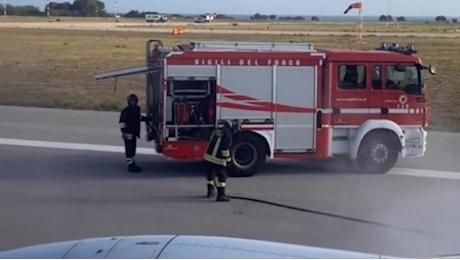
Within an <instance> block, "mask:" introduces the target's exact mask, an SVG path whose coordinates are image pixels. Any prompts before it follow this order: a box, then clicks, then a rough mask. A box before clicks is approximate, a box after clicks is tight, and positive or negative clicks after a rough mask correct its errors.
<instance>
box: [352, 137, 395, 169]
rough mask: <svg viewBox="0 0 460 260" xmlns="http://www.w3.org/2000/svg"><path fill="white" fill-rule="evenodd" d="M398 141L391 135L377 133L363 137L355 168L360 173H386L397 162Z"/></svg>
mask: <svg viewBox="0 0 460 260" xmlns="http://www.w3.org/2000/svg"><path fill="white" fill-rule="evenodd" d="M397 142H399V141H398V139H396V136H395V135H394V134H393V133H388V132H383V131H378V132H374V133H369V134H367V135H366V137H364V139H363V141H362V142H361V145H360V147H359V151H358V157H357V159H356V166H357V168H358V171H359V172H361V173H378V174H381V173H387V172H388V171H390V170H391V169H392V168H393V167H394V166H395V164H396V162H397V161H398V157H399V151H400V149H399V147H400V145H398V143H397Z"/></svg>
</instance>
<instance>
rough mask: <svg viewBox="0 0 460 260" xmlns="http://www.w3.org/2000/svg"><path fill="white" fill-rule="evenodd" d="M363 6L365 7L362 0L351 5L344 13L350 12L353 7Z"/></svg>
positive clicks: (360, 7)
mask: <svg viewBox="0 0 460 260" xmlns="http://www.w3.org/2000/svg"><path fill="white" fill-rule="evenodd" d="M362 8H363V3H361V2H357V3H353V4H351V5H349V6H348V8H347V9H346V10H345V11H344V12H343V13H344V14H347V13H348V12H350V10H351V9H362Z"/></svg>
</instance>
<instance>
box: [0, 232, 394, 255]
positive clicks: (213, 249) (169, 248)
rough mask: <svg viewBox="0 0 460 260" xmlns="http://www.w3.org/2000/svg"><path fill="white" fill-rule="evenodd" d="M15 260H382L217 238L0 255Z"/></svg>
mask: <svg viewBox="0 0 460 260" xmlns="http://www.w3.org/2000/svg"><path fill="white" fill-rule="evenodd" d="M0 258H7V259H17V258H22V259H24V258H27V259H37V258H46V259H58V258H71V259H104V258H105V259H106V258H108V259H115V258H117V259H120V258H122V259H123V258H125V259H145V258H156V259H165V258H166V259H280V258H289V259H296V258H300V259H302V258H303V259H318V258H320V259H322V258H327V259H381V258H391V257H386V256H382V255H375V254H367V253H359V252H353V251H343V250H335V249H328V248H320V247H310V246H302V245H294V244H287V243H277V242H270V241H263V240H253V239H252V240H251V239H242V238H230V237H217V236H191V235H144V236H124V237H105V238H104V237H102V238H91V239H83V240H75V241H68V242H60V243H51V244H44V245H36V246H30V247H25V248H19V249H14V250H10V251H4V252H0Z"/></svg>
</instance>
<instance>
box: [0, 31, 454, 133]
mask: <svg viewBox="0 0 460 260" xmlns="http://www.w3.org/2000/svg"><path fill="white" fill-rule="evenodd" d="M269 37H270V38H271V39H270V40H273V41H288V40H296V41H307V42H311V43H314V44H315V45H316V46H321V47H345V48H351V47H354V48H375V47H376V46H378V44H379V43H380V42H382V41H388V42H394V41H398V42H400V43H401V44H407V43H409V42H411V43H415V45H416V46H417V48H418V49H419V54H420V56H421V57H422V58H423V59H424V62H425V63H434V64H437V66H438V75H437V76H435V77H431V76H427V82H428V84H429V97H430V105H431V113H432V116H431V126H430V128H431V129H435V130H446V131H460V113H458V112H457V108H460V88H459V87H458V86H459V85H460V77H459V76H458V71H459V70H460V52H458V46H459V43H460V41H459V40H458V39H441V38H400V39H395V38H382V37H367V38H365V41H366V43H359V44H357V43H355V36H334V37H330V36H315V37H312V36H310V37H308V36H283V35H271V36H269ZM148 38H159V39H162V40H163V41H164V43H165V44H166V45H171V44H177V43H180V42H187V41H192V40H235V41H243V40H244V41H267V40H268V39H267V36H265V35H256V34H254V35H238V34H233V35H228V34H226V35H220V34H213V35H209V34H186V35H181V36H173V35H171V34H169V33H148V32H108V31H77V30H40V29H5V28H3V29H0V39H1V41H0V104H8V105H25V106H43V107H61V108H76V109H96V110H116V109H120V108H121V107H122V106H123V105H124V104H125V96H126V95H127V94H128V93H129V92H131V91H135V92H137V93H139V94H140V96H141V97H143V96H144V91H145V90H144V84H145V83H144V77H142V76H135V77H131V78H126V79H120V80H119V81H118V87H117V91H116V92H115V93H114V91H113V81H112V80H104V81H96V80H94V78H93V74H94V73H96V72H101V71H107V70H111V69H118V68H122V67H129V66H136V65H142V64H143V63H144V55H145V54H144V44H145V41H146V39H148Z"/></svg>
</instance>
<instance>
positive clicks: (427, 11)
mask: <svg viewBox="0 0 460 260" xmlns="http://www.w3.org/2000/svg"><path fill="white" fill-rule="evenodd" d="M55 1H56V2H65V1H63V0H55ZM67 1H69V2H73V0H67ZM114 1H115V0H104V2H105V3H106V9H107V10H108V11H113V10H114ZM116 1H117V2H118V10H119V11H121V12H124V11H128V10H132V9H138V10H149V11H159V12H168V13H203V12H217V11H218V12H221V13H227V14H254V13H256V12H260V13H274V14H303V15H342V14H343V11H344V10H345V8H346V7H347V6H348V5H349V4H350V3H352V2H354V0H116ZM2 2H3V1H2ZM7 2H8V3H11V4H14V5H20V4H33V5H36V6H39V7H40V8H42V7H43V6H44V5H45V4H46V0H7ZM362 2H363V4H364V10H363V14H364V15H380V14H384V13H386V11H387V3H388V2H389V3H390V8H389V9H390V13H391V14H392V15H404V16H436V15H446V16H450V17H460V0H436V1H434V0H362ZM350 14H351V15H354V13H350Z"/></svg>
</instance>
